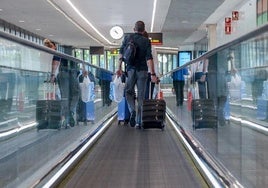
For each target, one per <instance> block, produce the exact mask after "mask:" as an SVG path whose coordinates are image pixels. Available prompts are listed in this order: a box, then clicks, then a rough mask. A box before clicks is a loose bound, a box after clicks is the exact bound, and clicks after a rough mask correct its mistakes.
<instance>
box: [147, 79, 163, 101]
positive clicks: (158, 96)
mask: <svg viewBox="0 0 268 188" xmlns="http://www.w3.org/2000/svg"><path fill="white" fill-rule="evenodd" d="M156 84H158V93H157V99H161V98H163V94H162V93H161V87H160V81H156V83H155V85H156ZM151 96H152V82H150V84H149V99H152V98H151Z"/></svg>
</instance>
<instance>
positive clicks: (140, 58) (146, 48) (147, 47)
mask: <svg viewBox="0 0 268 188" xmlns="http://www.w3.org/2000/svg"><path fill="white" fill-rule="evenodd" d="M144 31H145V24H144V22H143V21H137V22H136V23H135V27H134V32H135V33H134V34H130V35H128V36H125V38H124V40H123V42H122V45H121V47H120V51H119V52H120V53H119V66H118V71H117V75H122V61H124V58H123V54H124V52H125V51H126V46H127V45H128V43H129V42H130V41H131V40H132V42H134V44H135V48H136V49H135V58H134V62H133V63H131V64H130V63H128V62H125V63H126V64H127V67H126V70H127V76H128V77H127V80H126V86H125V92H126V100H127V103H128V108H129V111H130V113H131V116H130V126H131V127H134V126H135V125H136V122H137V125H136V127H137V128H139V129H140V128H141V123H142V122H141V110H142V103H143V100H144V97H145V91H146V81H147V78H148V67H149V68H150V69H149V70H151V79H152V82H155V81H156V75H155V72H154V65H153V60H152V59H153V57H152V52H151V43H150V40H149V39H148V38H145V37H144V36H143V32H144ZM135 86H137V92H138V95H137V100H138V108H137V110H138V111H137V112H138V113H137V117H136V107H135V102H134V100H135V98H134V97H135ZM136 118H137V119H136Z"/></svg>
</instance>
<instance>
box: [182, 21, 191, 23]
mask: <svg viewBox="0 0 268 188" xmlns="http://www.w3.org/2000/svg"><path fill="white" fill-rule="evenodd" d="M181 23H189V22H188V21H187V20H183V21H182V22H181Z"/></svg>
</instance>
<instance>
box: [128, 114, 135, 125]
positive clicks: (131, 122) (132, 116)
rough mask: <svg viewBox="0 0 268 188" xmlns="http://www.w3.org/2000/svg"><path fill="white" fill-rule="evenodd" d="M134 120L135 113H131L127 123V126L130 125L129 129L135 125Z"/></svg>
mask: <svg viewBox="0 0 268 188" xmlns="http://www.w3.org/2000/svg"><path fill="white" fill-rule="evenodd" d="M135 118H136V112H135V111H133V112H132V113H131V116H130V121H129V124H130V126H131V127H135V125H136V120H135Z"/></svg>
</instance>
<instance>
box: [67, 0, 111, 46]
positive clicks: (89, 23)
mask: <svg viewBox="0 0 268 188" xmlns="http://www.w3.org/2000/svg"><path fill="white" fill-rule="evenodd" d="M66 1H67V3H68V4H69V5H70V6H71V7H72V8H73V10H74V11H75V12H76V13H77V14H78V15H79V16H80V17H81V18H82V19H83V20H84V21H85V22H86V23H87V24H88V25H89V26H90V27H91V28H92V29H93V30H94V31H95V32H96V33H97V34H98V35H99V36H100V37H101V38H103V39H104V40H105V41H106V42H108V43H109V44H113V43H112V42H110V41H109V40H108V39H107V38H106V37H104V36H103V35H102V34H101V33H100V32H99V31H98V30H97V28H96V27H94V26H93V24H92V23H91V22H90V21H88V19H86V17H85V16H84V15H83V14H82V13H81V12H80V11H79V10H78V9H77V8H76V7H75V6H74V4H73V3H72V2H71V1H70V0H66Z"/></svg>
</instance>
